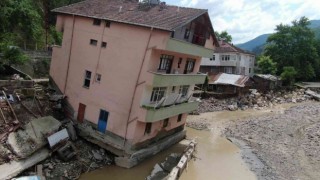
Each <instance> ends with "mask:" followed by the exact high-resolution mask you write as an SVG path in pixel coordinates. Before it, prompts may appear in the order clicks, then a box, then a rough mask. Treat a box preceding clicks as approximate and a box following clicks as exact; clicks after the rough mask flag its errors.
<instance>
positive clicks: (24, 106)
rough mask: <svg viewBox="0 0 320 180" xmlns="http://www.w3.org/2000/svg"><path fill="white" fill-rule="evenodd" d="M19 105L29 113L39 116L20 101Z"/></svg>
mask: <svg viewBox="0 0 320 180" xmlns="http://www.w3.org/2000/svg"><path fill="white" fill-rule="evenodd" d="M20 104H21V106H22V107H23V108H25V109H26V110H27V111H28V112H29V113H30V114H32V115H33V116H34V117H35V118H39V117H38V116H37V115H36V114H35V113H33V112H32V111H31V110H30V109H29V108H27V106H26V105H24V104H23V103H22V102H20Z"/></svg>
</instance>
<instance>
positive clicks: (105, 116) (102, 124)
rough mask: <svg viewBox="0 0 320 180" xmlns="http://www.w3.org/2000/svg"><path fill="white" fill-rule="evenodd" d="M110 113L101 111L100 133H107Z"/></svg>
mask: <svg viewBox="0 0 320 180" xmlns="http://www.w3.org/2000/svg"><path fill="white" fill-rule="evenodd" d="M108 116H109V112H108V111H105V110H102V109H101V110H100V115H99V121H98V131H100V132H102V133H105V132H106V129H107V124H108Z"/></svg>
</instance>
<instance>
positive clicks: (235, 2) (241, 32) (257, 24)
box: [162, 0, 320, 44]
mask: <svg viewBox="0 0 320 180" xmlns="http://www.w3.org/2000/svg"><path fill="white" fill-rule="evenodd" d="M162 1H165V2H166V3H167V4H172V5H178V6H187V7H194V8H201V9H208V10H209V14H210V18H211V21H212V24H213V28H214V30H215V31H219V32H220V31H223V30H227V31H228V33H229V34H231V35H232V37H233V43H235V44H238V43H243V42H246V41H248V40H251V39H253V38H255V37H257V36H259V35H261V34H266V33H272V32H274V29H275V26H276V25H277V24H280V23H284V24H290V22H291V21H292V20H294V19H299V18H300V17H302V16H306V17H308V18H309V19H310V20H318V19H319V20H320V0H162Z"/></svg>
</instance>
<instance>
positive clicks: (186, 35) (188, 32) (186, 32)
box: [184, 29, 190, 39]
mask: <svg viewBox="0 0 320 180" xmlns="http://www.w3.org/2000/svg"><path fill="white" fill-rule="evenodd" d="M189 36H190V30H189V29H186V31H185V33H184V39H189Z"/></svg>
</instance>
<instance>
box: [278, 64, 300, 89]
mask: <svg viewBox="0 0 320 180" xmlns="http://www.w3.org/2000/svg"><path fill="white" fill-rule="evenodd" d="M297 73H298V72H297V71H296V70H295V68H294V67H292V66H286V67H284V68H283V72H282V73H281V75H280V76H281V79H282V80H283V81H284V82H286V83H287V84H288V85H289V86H292V85H293V83H294V81H295V77H296V75H297Z"/></svg>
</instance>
